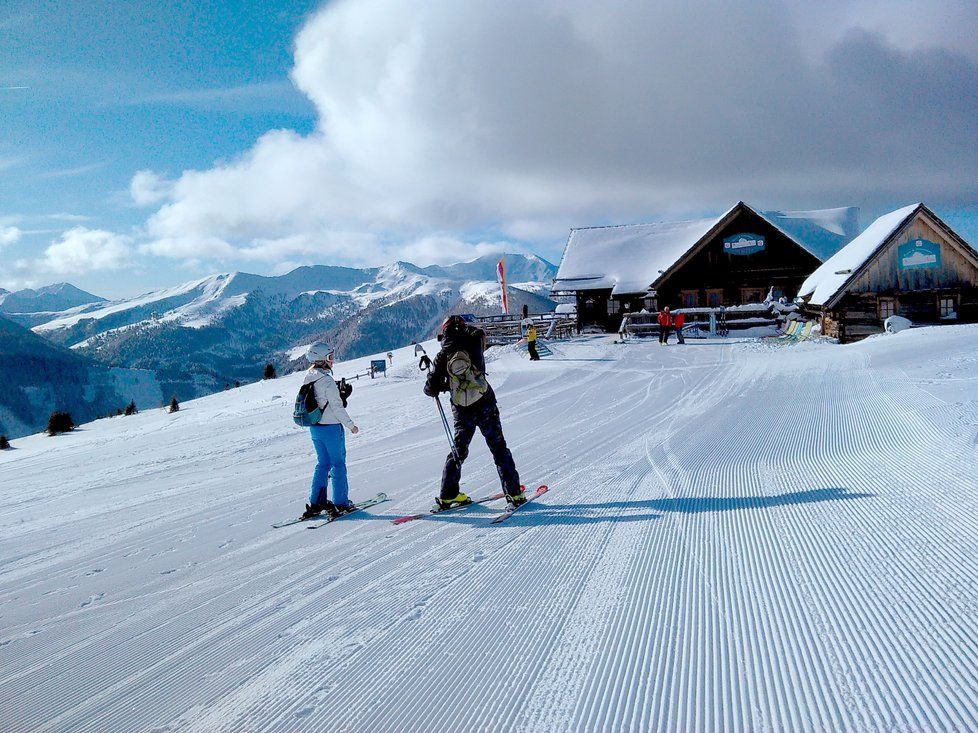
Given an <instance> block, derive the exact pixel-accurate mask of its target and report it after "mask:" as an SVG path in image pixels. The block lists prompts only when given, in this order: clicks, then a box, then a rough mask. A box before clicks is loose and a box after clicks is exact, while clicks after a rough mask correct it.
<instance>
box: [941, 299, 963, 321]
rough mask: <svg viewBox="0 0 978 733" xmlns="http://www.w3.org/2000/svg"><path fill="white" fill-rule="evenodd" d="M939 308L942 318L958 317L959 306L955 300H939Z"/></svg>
mask: <svg viewBox="0 0 978 733" xmlns="http://www.w3.org/2000/svg"><path fill="white" fill-rule="evenodd" d="M937 305H938V308H939V309H940V312H941V318H956V317H957V312H958V309H957V307H956V306H957V304H956V303H955V298H939V299H938V302H937Z"/></svg>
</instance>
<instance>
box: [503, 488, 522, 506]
mask: <svg viewBox="0 0 978 733" xmlns="http://www.w3.org/2000/svg"><path fill="white" fill-rule="evenodd" d="M506 502H507V503H508V504H509V505H510V506H511V507H513V509H515V508H516V507H518V506H523V505H524V504H526V491H525V490H524V488H523V487H522V486H520V492H519V493H518V494H506Z"/></svg>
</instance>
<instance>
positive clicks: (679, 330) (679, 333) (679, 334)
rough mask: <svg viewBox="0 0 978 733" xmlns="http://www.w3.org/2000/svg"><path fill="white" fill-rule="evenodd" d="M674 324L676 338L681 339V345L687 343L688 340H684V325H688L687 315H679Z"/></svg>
mask: <svg viewBox="0 0 978 733" xmlns="http://www.w3.org/2000/svg"><path fill="white" fill-rule="evenodd" d="M672 323H673V326H675V328H676V338H677V339H679V343H681V344H684V343H686V339H684V338H683V324H685V323H686V314H685V313H677V314H676V317H675V318H674V319H673V322H672Z"/></svg>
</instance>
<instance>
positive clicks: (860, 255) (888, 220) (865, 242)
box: [798, 203, 921, 305]
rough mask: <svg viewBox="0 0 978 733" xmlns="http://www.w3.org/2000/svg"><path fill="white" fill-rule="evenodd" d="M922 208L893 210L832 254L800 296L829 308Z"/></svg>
mask: <svg viewBox="0 0 978 733" xmlns="http://www.w3.org/2000/svg"><path fill="white" fill-rule="evenodd" d="M920 206H921V204H919V203H918V204H913V205H911V206H905V207H903V208H902V209H897V210H896V211H891V212H890V213H889V214H884V215H883V216H881V217H880V218H879V219H877V220H876V221H874V222H873V223H872V224H870V225H869V227H868V228H867V229H866V231H864V232H863V233H862V234H860V235H859V236H858V237H856V238H855V239H853V240H852V241H851V242H850V243H849V244H847V245H846V246H845V247H843V248H842V249H840V250H839V251H838V252H836V253H835V254H834V255H832V257H830V258H829V259H828V260H827V261H825V262H824V263H822V266H821V267H819V268H818V269H817V270H815V272H813V273H812V274H811V275H809V276H808V279H807V280H805V282H804V283H802V286H801V290H799V291H798V295H799V296H800V297H802V298H805V297H808V296H809V295H810V296H811V299H810V300H809V301H808V302H809V303H811V304H812V305H825V304H826V303H827V302H828V301H829V300H831V299H832V297H833V296H834V295H835V294H836V293H838V292H839V290H841V289H842V287H843V286H844V285H845V284H846V283H847V282H848V281H849V279H850V278H851V277H852V275H853V273H854V272H856V270H858V269H859V268H860V267H862V266H863V264H865V262H866V261H867V260H868V259H869V258H870V257H872V256H873V255H874V254H875V253H876V250H878V249H879V248H880V246H881V245H882V244H883V242H885V241H886V240H887V239H889V238H890V236H892V235H893V233H894V232H895V231H896V230H897V229H899V228H900V227H901V226H903V223H904V222H905V221H906V220H907V218H908V217H909V216H910V215H911V214H913V213H914V212H915V211H916V210H917V209H918V208H919V207H920Z"/></svg>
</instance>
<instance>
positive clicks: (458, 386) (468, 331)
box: [424, 316, 526, 509]
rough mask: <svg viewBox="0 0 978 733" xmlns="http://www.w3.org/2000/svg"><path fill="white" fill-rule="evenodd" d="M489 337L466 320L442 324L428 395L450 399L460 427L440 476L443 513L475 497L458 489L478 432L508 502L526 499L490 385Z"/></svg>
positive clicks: (452, 318) (452, 319)
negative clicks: (456, 452) (487, 371)
mask: <svg viewBox="0 0 978 733" xmlns="http://www.w3.org/2000/svg"><path fill="white" fill-rule="evenodd" d="M485 339H486V335H485V333H484V332H483V331H482V330H481V329H478V328H475V327H473V326H469V325H468V324H467V323H466V322H465V321H464V320H463V319H462V317H461V316H449V317H448V318H447V319H446V320H445V323H444V324H442V331H441V350H440V351H439V352H438V354H437V356H435V359H434V365H433V367H432V369H431V371H430V372H429V374H428V379H427V380H426V381H425V385H424V393H425V394H426V395H428V396H429V397H435V396H436V395H438V394H439V393H440V392H448V393H449V394H450V395H451V403H452V416H453V418H454V423H455V425H454V428H455V449H456V450H457V451H458V458H457V459H456V457H455V454H454V453H449V454H448V457H447V458H446V460H445V468H444V470H443V471H442V477H441V493H440V494H439V496H438V498H437V500H436V501H437V505H438V507H439V508H441V509H449V508H451V507H455V506H463V505H465V504H469V503H471V501H472V500H471V499H470V498H469V497H468V496H467V495H466V494H464V493H462V492H461V491H460V489H459V480H460V478H461V476H462V463H463V462H464V461H465V459H466V458H467V457H468V455H469V444H470V443H471V442H472V437H473V436H474V435H475V430H476V428H478V429H479V430H481V431H482V436H483V437H484V438H485V439H486V444H487V445H488V446H489V450H490V451H491V452H492V458H493V461H495V463H496V471H497V473H498V474H499V481H500V483H501V484H502V487H503V492H505V494H506V500H507V501H508V502H509V503H511V504H513V505H515V506H519V505H520V504H522V503H524V502H525V501H526V495H525V494H524V492H523V488H522V487H521V486H520V476H519V473H518V472H517V470H516V464H515V462H514V461H513V455H512V453H510V451H509V447H508V446H507V445H506V438H505V437H504V436H503V426H502V423H501V421H500V419H499V406H498V404H497V403H496V394H495V392H493V390H492V387H491V386H490V385H489V382H488V381H486V378H485V372H486V361H485V355H484V351H485V343H486V341H485Z"/></svg>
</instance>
